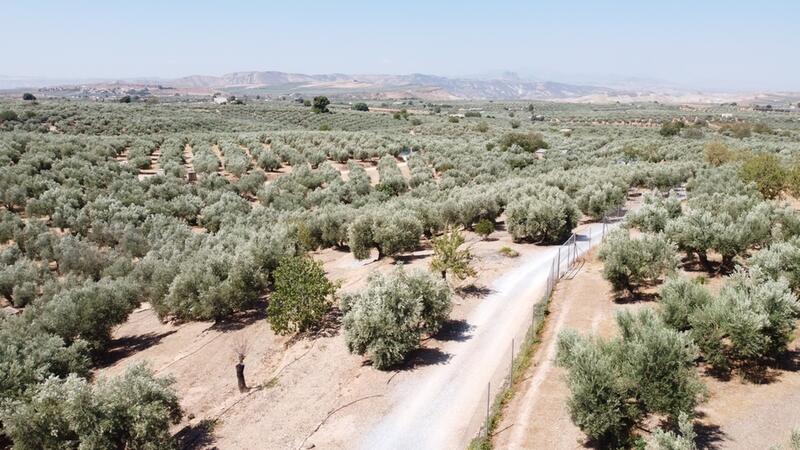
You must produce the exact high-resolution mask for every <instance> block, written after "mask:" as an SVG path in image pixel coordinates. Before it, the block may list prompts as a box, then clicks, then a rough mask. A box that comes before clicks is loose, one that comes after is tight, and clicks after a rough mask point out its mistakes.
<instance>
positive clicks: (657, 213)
mask: <svg viewBox="0 0 800 450" xmlns="http://www.w3.org/2000/svg"><path fill="white" fill-rule="evenodd" d="M680 215H681V203H680V200H678V198H677V197H675V196H674V195H670V196H669V197H667V198H664V196H663V195H661V193H660V192H658V191H653V192H651V193H649V194H645V196H644V204H643V205H642V207H641V208H639V209H638V210H636V211H632V212H630V213H628V215H627V217H626V223H627V225H628V226H632V227H636V228H638V229H640V230H642V231H644V232H649V233H660V232H662V231H664V229H665V228H666V226H667V223H668V222H669V221H670V220H672V219H676V218H678V217H680Z"/></svg>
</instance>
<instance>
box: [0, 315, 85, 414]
mask: <svg viewBox="0 0 800 450" xmlns="http://www.w3.org/2000/svg"><path fill="white" fill-rule="evenodd" d="M30 316H31V315H18V316H5V315H2V316H0V404H3V403H4V402H6V401H10V400H13V399H18V398H21V397H22V396H23V395H24V393H25V392H26V390H27V389H28V388H29V387H30V386H33V385H35V384H37V383H41V382H43V381H44V380H46V379H47V378H48V377H50V376H58V377H65V376H67V375H69V374H70V373H77V374H78V375H80V376H88V375H89V369H90V359H89V345H88V343H87V342H86V341H84V340H83V339H80V338H79V339H76V340H74V341H73V342H72V343H71V344H67V343H65V342H64V339H63V338H61V337H59V336H57V335H55V334H52V333H50V332H47V331H45V330H44V328H43V327H42V326H41V325H40V324H38V323H36V322H34V321H32V320H31V319H32V318H31V317H30Z"/></svg>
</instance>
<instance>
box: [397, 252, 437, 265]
mask: <svg viewBox="0 0 800 450" xmlns="http://www.w3.org/2000/svg"><path fill="white" fill-rule="evenodd" d="M431 255H433V252H427V251H426V252H424V253H422V252H417V253H409V254H406V255H395V256H394V257H393V258H392V259H393V261H392V264H394V265H397V264H410V263H412V262H414V261H416V260H418V259H425V258H428V257H430V256H431Z"/></svg>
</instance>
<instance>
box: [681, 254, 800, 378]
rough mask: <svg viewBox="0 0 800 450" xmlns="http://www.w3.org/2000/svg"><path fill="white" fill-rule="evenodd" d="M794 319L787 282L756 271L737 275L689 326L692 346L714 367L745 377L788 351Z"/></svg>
mask: <svg viewBox="0 0 800 450" xmlns="http://www.w3.org/2000/svg"><path fill="white" fill-rule="evenodd" d="M798 314H800V304H798V301H797V297H796V296H795V295H794V293H792V291H791V289H790V288H789V285H788V283H787V282H786V281H785V280H782V279H781V280H777V281H775V280H770V279H768V278H767V277H766V276H765V275H764V274H762V273H759V272H758V271H757V270H756V271H755V272H751V273H749V274H747V273H744V272H737V273H735V274H734V275H733V276H732V277H731V279H730V281H729V282H728V283H727V284H726V285H725V286H724V287H723V288H722V290H721V291H720V294H719V295H718V296H717V297H715V298H714V300H713V301H711V302H709V303H707V304H706V305H703V306H701V307H699V308H698V309H697V310H695V311H694V312H693V313H692V314H691V316H690V318H689V322H690V324H691V334H692V337H693V339H694V341H695V342H696V343H697V345H698V347H699V348H700V351H701V353H702V354H703V357H704V358H705V359H706V360H707V361H708V362H709V363H710V364H711V365H712V366H713V367H714V368H716V369H718V370H722V371H730V370H732V369H737V368H738V369H742V370H743V371H744V372H745V374H749V373H752V372H753V371H755V372H756V373H757V372H758V371H759V370H761V369H762V368H763V364H762V363H763V362H764V361H765V360H766V359H769V358H774V357H776V356H778V355H780V354H781V353H783V352H784V351H785V350H786V348H787V345H788V343H789V341H790V339H791V333H792V331H793V330H794V327H795V321H796V319H797V317H798Z"/></svg>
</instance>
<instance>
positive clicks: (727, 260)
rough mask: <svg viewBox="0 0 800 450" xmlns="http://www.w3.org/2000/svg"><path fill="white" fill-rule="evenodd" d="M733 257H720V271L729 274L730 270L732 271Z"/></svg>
mask: <svg viewBox="0 0 800 450" xmlns="http://www.w3.org/2000/svg"><path fill="white" fill-rule="evenodd" d="M734 256H736V255H722V267H721V268H720V269H721V270H724V271H725V272H729V271H730V270H731V269H733V258H734Z"/></svg>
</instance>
